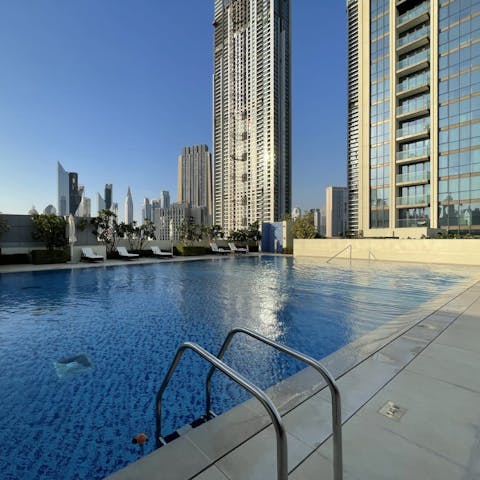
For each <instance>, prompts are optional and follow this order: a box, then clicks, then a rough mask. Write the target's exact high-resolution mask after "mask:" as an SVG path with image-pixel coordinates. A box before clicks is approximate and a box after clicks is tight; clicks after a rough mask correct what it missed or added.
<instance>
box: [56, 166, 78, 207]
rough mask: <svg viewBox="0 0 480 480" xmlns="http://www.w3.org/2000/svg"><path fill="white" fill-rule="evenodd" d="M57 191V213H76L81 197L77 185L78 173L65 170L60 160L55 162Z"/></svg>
mask: <svg viewBox="0 0 480 480" xmlns="http://www.w3.org/2000/svg"><path fill="white" fill-rule="evenodd" d="M57 189H58V190H57V192H58V204H57V207H58V208H57V211H58V215H60V216H65V215H69V214H70V213H71V214H72V215H76V213H77V209H78V206H79V204H80V200H81V198H82V196H81V193H80V191H79V186H78V174H77V173H75V172H67V171H66V170H65V169H64V168H63V166H62V165H61V163H60V162H57Z"/></svg>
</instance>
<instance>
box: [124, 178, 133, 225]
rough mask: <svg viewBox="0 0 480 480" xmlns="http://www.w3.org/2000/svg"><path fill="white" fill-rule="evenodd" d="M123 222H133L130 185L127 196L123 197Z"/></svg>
mask: <svg viewBox="0 0 480 480" xmlns="http://www.w3.org/2000/svg"><path fill="white" fill-rule="evenodd" d="M125 223H127V224H128V223H133V200H132V193H131V192H130V187H128V192H127V196H126V198H125Z"/></svg>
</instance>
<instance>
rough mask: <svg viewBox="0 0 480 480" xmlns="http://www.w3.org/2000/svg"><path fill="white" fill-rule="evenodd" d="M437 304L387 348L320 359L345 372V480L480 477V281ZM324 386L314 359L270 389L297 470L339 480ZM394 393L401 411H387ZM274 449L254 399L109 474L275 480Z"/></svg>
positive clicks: (115, 478) (302, 477) (305, 478)
mask: <svg viewBox="0 0 480 480" xmlns="http://www.w3.org/2000/svg"><path fill="white" fill-rule="evenodd" d="M430 307H431V310H430V312H431V313H430V314H423V313H421V312H419V317H418V318H419V319H421V318H423V320H421V321H420V322H419V323H418V324H416V325H415V326H413V327H410V328H408V329H405V331H404V332H403V334H402V335H400V336H398V337H397V338H394V339H392V340H390V339H388V341H387V343H386V345H385V346H383V347H382V348H380V349H378V346H377V347H375V345H373V346H372V347H371V348H374V349H375V350H376V351H374V352H368V351H366V350H365V348H363V350H362V348H358V349H357V353H358V352H360V351H361V354H362V356H363V358H362V357H360V356H358V357H357V359H356V360H355V358H354V357H355V353H354V352H353V351H352V350H349V349H347V350H344V349H342V350H341V351H339V352H337V353H335V354H333V355H332V356H331V357H328V358H327V359H325V361H324V362H323V363H324V364H326V365H327V366H328V368H329V369H330V370H331V371H332V373H333V374H334V375H335V376H336V377H339V379H338V384H339V388H340V392H341V394H342V416H343V421H344V428H343V438H344V441H343V445H344V478H345V479H346V480H348V479H355V480H359V479H365V480H366V479H368V480H374V479H379V480H380V479H382V480H385V479H392V480H393V479H395V480H398V479H430V478H431V479H436V480H443V479H444V480H457V479H458V480H468V479H471V480H473V479H478V478H480V410H479V409H478V405H480V375H479V374H478V365H480V341H479V339H480V282H477V283H475V284H474V285H473V286H471V287H469V288H468V289H466V290H465V291H463V292H462V293H460V294H459V295H458V296H456V297H455V298H453V299H452V300H450V301H448V302H447V303H445V304H444V305H442V306H432V305H431V306H430ZM352 360H353V361H354V364H355V365H356V366H354V367H353V368H351V362H352ZM349 365H350V366H349ZM309 385H310V386H311V391H310V392H309V391H308V389H309V387H308V386H309ZM300 387H301V388H300ZM317 388H318V381H317V380H316V379H315V377H314V374H313V372H312V371H310V370H308V369H307V370H304V371H302V372H300V373H299V374H297V375H295V376H294V377H292V378H291V379H288V380H287V381H285V382H282V383H281V384H279V385H278V386H275V387H272V389H270V390H269V391H268V392H267V393H268V394H269V396H270V397H271V398H272V400H273V401H274V403H275V404H276V405H277V406H278V407H279V410H280V412H281V413H282V415H283V420H284V423H285V427H286V430H287V432H288V448H289V452H288V464H289V471H290V475H289V478H291V479H295V480H310V479H312V480H313V479H318V478H325V479H328V478H332V466H331V458H332V441H331V438H329V436H330V433H331V412H330V399H329V392H328V391H327V390H326V389H322V390H320V391H319V392H318V393H315V391H316V390H317ZM297 391H302V394H301V396H300V397H299V396H295V392H297ZM389 401H391V402H394V403H395V404H396V405H398V406H399V407H401V408H402V409H403V411H404V415H403V416H402V417H401V418H400V419H399V420H395V419H391V418H387V417H386V416H383V415H381V414H380V413H379V412H378V411H379V410H380V409H381V408H382V407H383V406H384V405H385V404H386V403H387V402H389ZM295 405H298V406H295ZM275 453H276V448H275V434H274V431H273V427H272V426H271V425H269V421H268V420H267V417H266V413H264V412H263V411H262V409H261V407H260V405H259V404H257V402H256V401H255V400H250V401H248V402H246V403H244V404H242V405H240V406H238V407H236V408H234V409H232V410H230V411H229V412H227V413H226V414H224V415H221V416H220V417H218V418H216V419H214V420H212V421H210V422H208V423H207V424H204V425H202V426H200V427H198V428H197V429H195V430H191V431H190V432H188V433H187V434H186V435H184V436H182V437H181V438H180V439H178V440H175V441H174V442H172V443H170V444H168V445H167V446H165V447H163V448H161V449H159V450H157V451H155V452H154V453H152V454H150V455H148V456H146V457H144V458H143V459H141V460H140V461H138V462H136V463H134V464H131V465H129V466H128V467H126V468H124V469H123V470H120V471H119V472H116V473H115V474H113V475H111V476H109V477H108V479H109V480H127V479H128V480H130V479H131V480H133V479H135V480H137V479H142V480H150V479H151V480H153V479H157V480H166V479H168V480H177V479H178V480H184V479H192V478H195V479H196V480H226V479H230V480H250V479H252V480H253V479H259V480H260V479H262V480H269V479H272V480H273V479H276V478H277V476H276V455H275Z"/></svg>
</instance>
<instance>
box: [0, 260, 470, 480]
mask: <svg viewBox="0 0 480 480" xmlns="http://www.w3.org/2000/svg"><path fill="white" fill-rule="evenodd" d="M464 278H465V277H463V276H462V275H459V274H455V275H453V274H450V275H446V274H445V273H444V272H443V271H438V269H435V268H429V267H417V266H415V267H412V266H396V267H392V266H391V265H387V266H382V264H366V263H365V264H361V265H360V266H358V267H355V268H351V267H349V266H348V265H347V264H344V263H341V264H340V265H338V266H331V265H325V264H324V263H322V262H321V261H315V260H312V259H309V260H307V261H301V260H295V261H294V260H293V259H291V258H284V257H266V256H264V257H254V258H229V259H217V260H213V261H201V262H182V263H168V264H167V263H165V264H154V265H137V266H135V265H131V266H119V267H112V268H93V269H81V270H62V271H49V272H37V273H22V274H7V275H5V274H4V275H0V367H1V369H0V402H1V405H2V408H1V412H2V413H1V422H0V441H1V445H2V446H3V449H1V451H0V478H2V479H5V480H7V479H8V480H12V479H22V480H23V479H25V480H26V479H29V480H31V479H50V480H51V479H62V480H68V479H99V478H103V477H104V476H105V475H107V474H109V473H111V472H113V471H115V470H118V469H119V468H121V467H123V466H125V465H127V464H128V463H131V462H132V461H134V460H136V459H138V458H139V457H140V456H141V454H142V452H141V451H140V450H139V447H138V446H136V445H132V443H131V439H132V437H133V436H134V435H135V434H136V433H138V432H146V433H147V434H148V435H149V436H150V437H151V440H150V442H149V443H148V444H147V447H146V448H145V453H147V452H148V451H151V450H152V449H153V447H154V442H153V436H154V424H155V422H154V403H155V393H156V391H157V389H158V387H159V385H160V383H161V381H162V379H163V376H164V374H165V372H166V369H167V368H168V365H169V363H170V361H171V359H172V358H173V355H174V353H175V350H176V348H177V347H178V345H179V344H180V343H182V342H183V341H186V340H190V341H194V342H198V343H200V344H201V345H202V346H204V347H205V348H207V349H208V350H210V351H212V352H214V353H216V352H217V351H218V349H219V347H220V344H221V342H222V341H223V339H224V337H225V335H226V333H227V332H228V330H229V329H230V328H232V327H234V326H245V327H248V328H251V329H253V330H256V331H258V332H260V333H262V334H263V335H266V336H268V337H270V338H273V339H275V340H277V341H279V342H282V343H285V344H287V345H289V346H291V347H293V348H296V349H299V350H301V351H303V352H305V353H307V354H309V355H312V356H314V357H316V358H322V357H324V356H326V355H328V354H329V353H331V352H333V351H336V350H337V349H339V348H340V347H342V346H344V345H345V344H347V343H349V342H351V341H352V340H355V339H357V338H359V337H360V336H362V335H364V334H365V333H368V332H370V331H372V330H374V329H375V328H376V327H378V326H379V325H381V324H382V323H384V322H387V321H389V320H391V319H393V318H395V317H397V316H398V315H400V314H402V313H404V312H405V311H407V310H409V309H413V308H414V307H416V306H418V305H419V304H421V303H423V302H425V301H427V300H428V299H430V298H431V297H432V296H435V295H436V294H438V293H441V292H444V291H445V290H447V289H449V288H450V287H451V286H452V285H454V284H455V283H458V282H460V281H462V280H464ZM419 285H421V289H419V288H418V286H419ZM386 307H388V308H386ZM232 347H233V348H231V350H230V353H229V355H227V356H226V357H225V360H226V361H227V363H229V364H231V365H232V366H234V367H235V368H237V369H238V370H239V371H240V372H242V373H245V374H247V376H248V377H249V378H250V379H251V380H252V381H254V382H255V383H257V384H258V385H260V386H261V387H264V388H266V387H267V386H269V385H271V384H273V383H276V382H278V381H279V380H281V379H283V378H286V377H287V376H289V375H291V374H293V373H294V372H296V371H297V370H299V369H300V368H302V365H301V364H298V363H296V362H291V361H290V359H289V358H286V357H284V356H282V355H279V354H277V352H276V351H272V350H271V349H268V348H266V347H264V346H263V345H261V344H258V343H256V342H252V341H250V340H249V339H246V338H238V339H237V340H235V342H234V344H233V345H232ZM207 370H208V367H207V365H206V364H204V363H202V361H201V360H199V359H197V358H196V357H194V356H193V355H189V354H186V355H185V356H184V359H183V361H182V363H181V364H180V367H179V369H178V370H177V373H176V375H175V377H174V379H173V381H172V383H171V384H170V386H169V388H168V390H167V392H166V395H165V403H164V405H165V412H164V415H165V416H164V425H165V430H164V431H165V432H169V431H171V430H173V429H175V428H178V427H180V426H182V425H183V424H184V423H186V422H187V421H191V420H192V419H193V418H195V417H198V416H199V415H201V414H202V413H203V408H204V397H203V390H204V380H203V379H204V376H205V373H206V371H207ZM192 372H195V374H192ZM245 398H246V397H245V396H244V394H243V392H242V391H241V390H240V389H239V388H238V387H237V386H236V385H234V384H232V383H230V382H228V381H227V380H224V379H223V378H221V377H218V378H215V379H214V383H213V408H214V410H216V411H217V412H220V411H223V410H225V409H227V408H230V407H231V406H233V405H234V404H236V403H238V402H240V401H242V400H244V399H245Z"/></svg>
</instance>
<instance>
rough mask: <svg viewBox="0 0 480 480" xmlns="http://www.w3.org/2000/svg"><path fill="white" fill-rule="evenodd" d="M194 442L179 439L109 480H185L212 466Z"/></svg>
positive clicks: (110, 477)
mask: <svg viewBox="0 0 480 480" xmlns="http://www.w3.org/2000/svg"><path fill="white" fill-rule="evenodd" d="M210 463H211V462H210V460H209V459H208V458H207V456H206V455H204V454H203V453H202V452H201V451H200V450H199V449H198V448H197V447H196V446H195V445H193V443H192V442H190V441H189V440H187V439H186V438H179V439H177V440H175V441H174V442H173V443H170V444H168V445H166V446H164V447H162V448H160V449H158V450H155V451H154V452H152V453H151V454H149V455H147V456H145V457H143V458H141V459H140V460H138V461H137V462H135V463H132V464H130V465H129V466H127V467H125V468H123V469H122V470H119V471H118V472H116V473H114V474H112V475H110V476H109V477H107V478H108V480H139V479H141V480H185V479H187V478H189V477H192V476H193V475H195V474H196V473H197V472H200V471H201V470H204V469H205V468H206V467H208V466H209V465H210Z"/></svg>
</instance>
